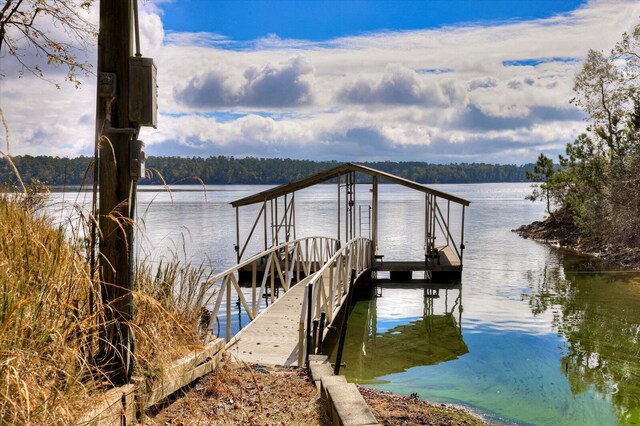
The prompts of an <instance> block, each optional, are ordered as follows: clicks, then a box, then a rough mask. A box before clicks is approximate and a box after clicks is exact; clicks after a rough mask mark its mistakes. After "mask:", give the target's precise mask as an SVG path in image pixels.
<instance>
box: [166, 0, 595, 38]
mask: <svg viewBox="0 0 640 426" xmlns="http://www.w3.org/2000/svg"><path fill="white" fill-rule="evenodd" d="M582 4H584V1H576V0H562V1H559V0H517V1H507V0H462V1H460V0H458V1H455V0H421V1H415V0H390V1H383V0H374V1H372V0H315V1H310V0H275V1H274V0H271V1H267V0H252V1H243V0H239V1H220V0H217V1H216V0H178V1H174V2H168V3H163V4H161V5H160V8H161V9H162V11H163V12H164V15H163V16H164V19H163V24H164V27H165V30H166V31H177V32H199V31H207V32H214V33H218V34H222V35H225V36H227V37H229V38H230V39H233V40H238V41H249V40H255V39H259V38H262V37H266V36H267V35H269V34H276V35H277V36H278V37H280V38H287V39H289V38H290V39H304V40H312V41H326V40H331V39H334V38H338V37H345V36H352V35H362V34H367V33H372V32H378V31H401V30H405V31H406V30H422V29H429V28H440V27H443V26H448V25H464V24H480V25H492V24H496V23H499V22H504V21H524V20H531V19H539V18H548V17H550V16H554V15H557V14H561V13H566V12H570V11H572V10H574V9H576V8H577V7H579V6H581V5H582Z"/></svg>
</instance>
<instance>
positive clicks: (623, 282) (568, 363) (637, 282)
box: [524, 254, 640, 424]
mask: <svg viewBox="0 0 640 426" xmlns="http://www.w3.org/2000/svg"><path fill="white" fill-rule="evenodd" d="M606 269H608V266H607V265H606V264H603V263H601V262H598V261H596V260H594V259H593V258H584V257H578V256H575V255H570V254H565V255H561V262H559V263H557V264H547V266H545V269H544V273H542V274H540V275H539V276H536V275H533V274H532V275H531V276H530V277H528V278H529V283H530V289H531V291H530V293H529V294H526V295H525V297H524V298H525V299H526V300H527V301H528V303H529V307H530V308H531V311H532V313H533V314H534V315H539V314H542V313H544V312H545V311H549V310H551V311H552V312H553V316H554V320H553V323H554V327H555V328H556V329H557V331H558V333H559V334H560V335H562V336H563V337H564V339H565V341H566V343H565V345H566V346H565V348H564V353H563V356H562V357H561V360H560V361H561V365H560V366H559V368H560V369H561V371H562V373H563V374H564V375H565V376H566V378H567V380H568V382H569V388H570V390H571V393H572V395H574V397H575V396H577V395H580V394H583V393H585V392H588V391H591V390H594V391H595V392H596V393H598V394H600V395H601V396H602V397H603V398H604V399H606V400H609V401H611V403H612V405H613V407H614V411H615V414H616V417H617V418H618V421H619V422H620V423H622V424H638V423H640V367H639V366H638V359H639V358H640V278H638V277H637V276H635V277H634V276H630V275H629V274H627V273H624V272H619V273H598V272H597V271H602V270H606Z"/></svg>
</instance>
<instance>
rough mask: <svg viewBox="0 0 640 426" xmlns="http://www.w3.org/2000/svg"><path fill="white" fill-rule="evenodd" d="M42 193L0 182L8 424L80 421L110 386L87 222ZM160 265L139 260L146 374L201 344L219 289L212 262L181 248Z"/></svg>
mask: <svg viewBox="0 0 640 426" xmlns="http://www.w3.org/2000/svg"><path fill="white" fill-rule="evenodd" d="M39 194H41V192H40V191H35V192H34V193H31V194H29V191H26V192H22V193H9V192H1V191H0V424H3V425H4V424H16V425H28V424H72V423H73V420H74V418H76V417H77V416H78V415H79V414H81V411H82V410H83V407H85V406H86V405H87V402H88V401H90V399H91V396H92V394H94V393H96V392H100V391H102V390H104V389H105V387H109V386H110V384H109V383H108V381H106V379H105V377H106V375H104V374H101V371H100V368H99V367H98V366H95V365H94V363H93V356H94V355H95V352H96V349H97V347H98V342H97V339H99V336H100V333H99V330H100V328H101V326H102V324H103V315H102V308H101V303H100V295H99V291H98V290H97V283H95V282H94V281H93V280H92V276H91V273H90V270H89V267H88V262H87V260H86V242H85V241H84V240H83V239H82V238H80V237H78V236H79V235H84V234H83V232H81V231H80V228H82V227H83V226H86V225H87V224H86V223H85V224H83V223H76V224H75V225H73V226H74V227H75V229H72V230H71V232H69V230H65V229H62V228H61V227H59V226H56V225H54V223H53V221H52V219H51V218H49V217H48V216H47V215H46V214H45V213H44V211H43V209H42V205H43V203H42V202H41V200H38V197H44V196H42V195H39ZM34 196H35V197H36V198H34ZM42 199H44V198H42ZM85 217H86V216H85ZM70 235H71V236H72V237H70ZM73 236H76V237H73ZM152 265H153V264H152V263H151V262H150V261H149V260H144V261H141V262H139V263H138V265H137V267H136V272H137V278H136V290H135V291H134V300H135V304H136V311H135V319H134V321H133V324H131V327H132V328H133V330H134V332H135V338H136V350H135V355H136V366H135V368H134V374H135V375H145V376H147V377H153V376H154V374H157V373H158V372H159V371H161V369H162V368H163V366H164V365H166V364H168V363H169V362H171V361H172V360H174V359H175V358H177V357H179V356H181V355H182V354H183V353H185V352H187V351H189V350H193V348H194V347H197V346H198V345H200V344H202V338H201V336H200V334H199V331H198V322H199V314H200V310H201V307H202V306H204V304H206V303H207V300H208V298H209V297H211V296H212V289H211V288H210V287H211V285H212V284H211V281H210V279H209V278H210V277H211V275H212V273H213V271H212V269H211V268H209V267H208V266H207V265H193V264H191V263H188V262H184V261H179V260H177V258H176V259H175V260H171V261H168V262H163V263H160V264H158V265H155V266H152ZM92 300H93V306H91V304H90V301H92Z"/></svg>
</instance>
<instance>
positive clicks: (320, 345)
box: [316, 307, 327, 354]
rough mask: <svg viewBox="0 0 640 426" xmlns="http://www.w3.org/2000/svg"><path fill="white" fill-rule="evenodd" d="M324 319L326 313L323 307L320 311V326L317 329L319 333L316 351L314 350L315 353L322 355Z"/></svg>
mask: <svg viewBox="0 0 640 426" xmlns="http://www.w3.org/2000/svg"><path fill="white" fill-rule="evenodd" d="M326 317H327V313H326V312H325V310H324V307H323V308H322V310H321V311H320V326H319V327H318V329H319V330H320V332H319V333H318V336H319V339H318V344H317V350H316V352H317V353H319V354H321V353H322V343H323V340H324V323H325V319H326Z"/></svg>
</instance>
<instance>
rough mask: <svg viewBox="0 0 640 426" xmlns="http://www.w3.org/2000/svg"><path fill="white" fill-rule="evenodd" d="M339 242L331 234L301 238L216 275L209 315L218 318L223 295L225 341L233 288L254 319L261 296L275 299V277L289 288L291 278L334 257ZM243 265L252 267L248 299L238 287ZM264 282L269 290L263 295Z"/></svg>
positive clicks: (299, 275)
mask: <svg viewBox="0 0 640 426" xmlns="http://www.w3.org/2000/svg"><path fill="white" fill-rule="evenodd" d="M339 246H340V242H339V241H338V240H336V239H334V238H327V237H307V238H301V239H297V240H293V241H289V242H286V243H283V244H280V245H278V246H275V247H272V248H270V249H268V250H265V251H263V252H261V253H258V254H256V255H255V256H253V257H251V258H249V259H247V260H245V261H243V262H241V263H239V264H237V265H235V266H233V267H231V268H229V269H227V270H225V271H224V272H221V273H220V274H218V275H216V276H215V277H214V278H213V281H214V283H216V282H219V283H220V287H219V289H218V294H217V297H216V300H215V303H214V307H213V310H212V311H211V318H217V316H218V312H219V311H220V306H221V305H222V301H223V300H224V299H226V300H225V306H226V321H225V325H226V327H225V328H226V330H225V339H226V341H227V342H228V341H229V340H230V339H231V337H232V335H231V300H232V293H233V292H235V293H236V296H237V297H238V302H239V305H241V306H242V307H243V308H244V311H245V313H246V314H247V315H248V316H249V320H250V321H253V320H254V319H255V318H256V317H257V316H258V314H259V313H260V307H261V301H262V299H263V298H264V297H267V298H269V299H270V301H271V303H273V302H274V301H275V298H276V288H277V284H276V279H277V281H278V284H279V285H280V286H281V287H282V289H283V290H284V291H285V292H286V291H288V290H289V288H290V287H291V285H292V282H293V281H294V279H295V282H298V281H300V279H301V278H302V277H303V276H309V275H311V274H314V273H315V272H317V271H318V270H320V269H321V267H322V265H326V263H327V262H329V261H330V259H333V258H334V257H335V256H334V255H335V253H336V251H337V250H338V249H339ZM262 265H264V271H263V275H262V279H261V281H260V283H259V284H258V269H259V268H258V267H259V266H262ZM245 268H247V269H248V268H250V269H251V287H250V288H251V300H250V302H251V303H249V301H247V297H245V294H244V293H243V291H242V290H241V288H240V287H241V286H240V279H239V272H240V270H243V269H244V270H246V269H245ZM267 282H268V285H269V293H268V294H266V296H265V292H266V290H267ZM247 283H248V281H247ZM219 337H220V336H219Z"/></svg>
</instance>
